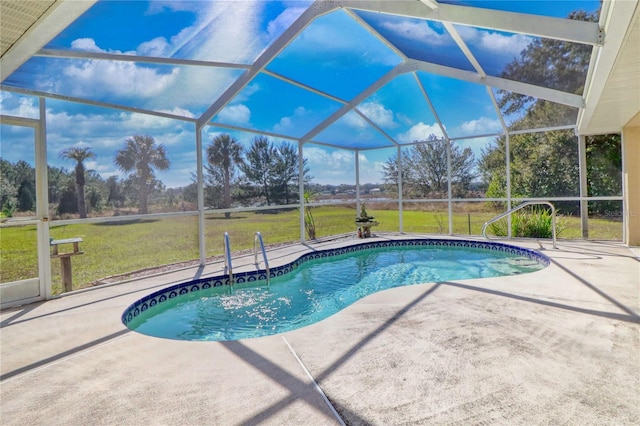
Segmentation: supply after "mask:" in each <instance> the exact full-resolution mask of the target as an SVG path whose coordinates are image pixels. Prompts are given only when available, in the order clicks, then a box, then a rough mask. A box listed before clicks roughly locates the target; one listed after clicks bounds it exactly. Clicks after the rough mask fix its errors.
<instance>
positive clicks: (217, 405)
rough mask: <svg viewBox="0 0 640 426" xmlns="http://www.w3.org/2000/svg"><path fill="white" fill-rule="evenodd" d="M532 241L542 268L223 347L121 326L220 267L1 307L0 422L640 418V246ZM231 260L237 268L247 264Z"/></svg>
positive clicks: (437, 287)
mask: <svg viewBox="0 0 640 426" xmlns="http://www.w3.org/2000/svg"><path fill="white" fill-rule="evenodd" d="M382 238H399V236H393V235H390V236H382ZM348 243H349V241H333V242H332V241H328V242H323V243H317V244H311V245H308V246H303V245H299V244H298V245H292V246H287V247H280V248H278V249H274V250H270V251H269V259H270V263H271V265H272V267H273V266H274V265H276V264H279V263H281V262H288V261H291V260H292V259H294V258H296V257H298V256H299V255H300V254H301V253H302V252H304V251H307V250H314V249H319V248H329V247H335V246H340V245H344V244H348ZM507 243H510V244H514V245H518V246H523V247H528V248H533V249H537V248H539V246H538V244H537V243H536V242H533V241H507ZM543 244H544V248H543V249H542V251H543V252H544V253H545V254H546V255H547V256H549V257H550V258H551V259H552V264H551V265H550V266H549V267H547V268H545V269H544V270H541V271H538V272H535V273H531V274H526V275H518V276H512V277H502V278H491V279H476V280H465V281H451V282H440V283H430V284H421V285H416V286H410V287H402V288H397V289H391V290H386V291H383V292H380V293H376V294H373V295H371V296H368V297H366V298H364V299H362V300H360V301H358V302H357V303H355V304H354V305H351V306H350V307H348V308H347V309H345V310H343V311H341V312H339V313H338V314H336V315H334V316H332V317H330V318H328V319H326V320H324V321H321V322H319V323H316V324H314V325H311V326H308V327H305V328H302V329H298V330H295V331H291V332H288V333H284V334H281V335H275V336H269V337H263V338H257V339H247V340H240V341H233V342H185V341H173V340H166V339H159V338H154V337H149V336H145V335H141V334H138V333H136V332H133V331H130V330H128V329H127V328H126V327H125V326H124V325H123V324H122V323H121V322H120V316H121V314H122V312H123V311H124V309H125V308H126V307H127V306H129V305H130V304H131V303H133V302H134V301H136V300H137V299H139V298H141V297H142V296H144V295H146V294H148V293H151V292H153V291H155V290H158V289H160V288H162V287H164V286H166V285H168V284H169V283H174V282H179V281H183V280H185V279H190V278H194V277H198V276H206V275H210V274H217V273H219V272H220V271H221V269H222V265H221V264H213V265H208V266H207V267H206V268H205V269H204V270H199V269H197V268H194V269H187V270H183V271H178V272H174V273H171V274H167V275H163V276H157V277H149V278H145V279H139V280H135V281H132V282H127V283H122V284H118V285H112V286H105V287H99V288H94V289H91V290H89V291H81V292H75V293H71V294H68V295H65V296H63V297H60V298H58V299H55V300H51V301H47V302H42V303H36V304H31V305H27V306H23V307H19V308H13V309H8V310H5V311H3V312H2V313H1V316H0V319H1V324H2V329H1V337H0V339H1V352H0V355H1V359H0V360H1V373H0V374H1V376H0V380H1V382H0V392H1V393H0V396H1V402H0V423H2V424H3V425H45V424H46V425H84V424H86V425H89V424H90V425H96V424H99V425H126V424H129V425H141V424H149V425H161V424H167V425H178V424H184V425H236V424H246V425H249V424H274V425H285V424H286V425H289V424H291V425H297V424H306V425H325V424H327V425H330V424H340V422H344V423H345V424H349V425H365V424H367V425H369V424H371V425H397V424H430V425H431V424H465V425H467V424H579V425H585V424H616V425H623V424H628V425H632V424H638V423H639V422H640V314H639V313H640V257H639V255H640V250H638V249H630V248H627V247H625V246H623V245H622V244H618V243H611V242H586V241H559V242H558V249H557V250H554V249H552V248H551V247H550V244H548V243H547V242H545V243H543ZM236 261H237V263H238V264H240V263H242V266H238V267H236V269H237V270H240V269H241V268H248V267H250V265H251V263H252V262H253V256H252V255H250V256H245V257H244V258H243V259H242V260H240V259H238V260H236V259H234V262H236ZM316 383H317V386H316ZM323 394H324V395H326V398H327V399H326V400H325V398H324V395H323ZM329 403H330V404H329ZM332 407H333V409H335V411H336V412H337V415H336V413H334V412H333V411H332Z"/></svg>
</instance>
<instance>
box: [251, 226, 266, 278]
mask: <svg viewBox="0 0 640 426" xmlns="http://www.w3.org/2000/svg"><path fill="white" fill-rule="evenodd" d="M258 243H260V251H262V258H263V260H264V268H265V270H266V272H267V285H269V261H268V260H267V251H266V250H265V248H264V241H263V240H262V234H261V233H260V231H256V234H255V236H254V238H253V262H254V263H255V264H256V268H259V263H258V247H257V246H258Z"/></svg>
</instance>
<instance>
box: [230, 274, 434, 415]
mask: <svg viewBox="0 0 640 426" xmlns="http://www.w3.org/2000/svg"><path fill="white" fill-rule="evenodd" d="M440 285H441V283H437V284H435V285H433V286H432V287H431V288H429V289H428V290H426V291H425V292H424V293H422V294H421V295H420V296H418V297H416V298H415V299H414V300H412V301H411V302H410V303H408V304H407V305H405V306H404V307H403V308H402V309H400V310H398V311H397V312H396V313H395V314H394V315H393V316H392V317H391V318H389V319H387V320H386V321H385V322H384V323H383V324H381V325H380V326H379V327H377V328H376V329H375V330H373V331H372V332H371V333H369V334H368V335H366V336H365V337H364V338H363V339H361V340H360V341H358V342H356V344H355V345H353V346H352V347H351V348H350V349H349V350H347V351H346V352H345V353H344V354H343V355H342V356H341V357H340V358H338V359H337V360H336V361H334V362H333V363H332V364H331V365H330V366H329V367H327V368H326V369H325V370H324V371H322V372H321V373H320V374H319V375H317V376H316V377H315V380H316V382H317V383H318V385H321V381H322V380H323V379H325V378H327V377H329V376H330V375H331V373H333V372H334V371H335V370H337V369H338V368H339V367H340V366H341V365H342V364H344V363H345V362H346V361H347V360H348V359H349V358H351V357H352V356H353V355H355V354H356V353H357V352H358V351H359V350H360V349H362V348H363V347H364V346H366V345H367V344H368V343H369V342H371V341H372V340H374V339H375V338H376V337H377V336H379V335H380V334H381V333H382V332H384V331H385V330H386V329H388V328H389V327H390V326H391V325H393V324H394V323H395V322H396V321H398V319H400V318H401V317H402V316H403V315H405V314H406V313H407V312H409V310H411V309H412V308H413V307H414V306H416V305H417V304H418V303H420V302H421V301H422V300H424V299H425V298H427V297H428V296H429V295H431V294H432V293H433V292H435V291H436V290H437V289H438V287H440ZM222 344H223V345H224V346H225V348H227V349H228V350H229V351H231V352H233V353H234V354H235V355H237V356H238V357H240V358H241V359H243V360H244V361H245V362H246V363H247V364H249V365H251V366H252V367H255V368H257V369H259V370H260V371H261V372H262V373H263V374H265V375H266V376H268V377H271V378H272V379H273V380H274V381H276V382H278V383H279V384H280V385H282V386H284V387H286V388H288V389H289V390H290V391H291V394H290V395H289V396H287V397H286V398H284V399H281V400H279V401H277V402H275V403H274V404H272V405H271V406H270V407H268V408H267V409H265V410H263V411H262V412H261V413H260V414H258V415H256V416H254V417H253V418H251V419H249V420H248V421H246V422H245V423H243V424H246V425H250V424H256V423H258V422H261V421H264V420H265V419H268V418H269V417H271V416H273V415H274V414H275V413H277V412H278V411H280V410H283V409H284V408H285V407H286V406H287V405H289V404H291V403H293V402H294V401H297V400H298V399H299V393H298V394H297V393H296V390H295V388H297V387H298V386H304V388H303V389H307V388H308V387H309V384H307V383H304V382H302V381H300V380H299V379H297V378H295V377H293V376H291V375H290V374H289V373H287V372H286V371H284V370H282V369H281V368H280V367H278V366H277V365H275V364H273V363H272V362H271V361H269V360H267V359H265V358H264V357H262V356H261V355H260V354H257V353H256V352H254V351H252V350H251V349H249V348H247V347H246V346H244V345H243V344H242V343H241V342H238V341H231V342H222ZM292 383H293V384H295V385H296V386H295V388H294V387H293V386H292ZM297 392H299V391H297ZM327 398H328V399H329V400H331V397H330V396H329V395H327ZM317 401H320V398H318V399H317ZM306 402H307V403H308V404H309V405H311V406H313V407H314V408H316V409H317V405H316V404H317V402H316V399H315V398H314V400H313V401H306ZM334 407H336V405H334ZM337 411H338V413H339V414H340V416H342V417H343V418H347V419H349V423H354V424H370V422H369V421H368V420H367V419H364V418H362V417H360V416H359V415H358V414H357V413H355V412H353V411H351V410H349V409H348V408H346V407H344V406H343V405H338V406H337ZM323 413H324V411H323Z"/></svg>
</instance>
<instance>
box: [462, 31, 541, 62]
mask: <svg viewBox="0 0 640 426" xmlns="http://www.w3.org/2000/svg"><path fill="white" fill-rule="evenodd" d="M456 29H457V30H458V33H460V36H462V38H463V39H464V40H465V41H466V42H467V43H469V44H470V45H471V46H475V47H477V48H479V49H482V50H485V51H487V52H489V53H493V54H495V55H499V56H501V57H505V56H508V57H513V56H517V55H519V54H520V52H521V51H522V50H523V49H525V48H526V47H527V46H528V45H529V44H530V43H531V42H532V41H533V37H530V36H526V35H523V34H503V33H498V32H494V31H484V30H479V29H477V28H473V27H467V26H463V25H457V26H456Z"/></svg>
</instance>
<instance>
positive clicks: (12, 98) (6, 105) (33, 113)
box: [0, 92, 40, 118]
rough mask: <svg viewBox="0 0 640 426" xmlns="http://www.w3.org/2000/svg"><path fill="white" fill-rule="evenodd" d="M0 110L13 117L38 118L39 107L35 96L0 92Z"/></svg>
mask: <svg viewBox="0 0 640 426" xmlns="http://www.w3.org/2000/svg"><path fill="white" fill-rule="evenodd" d="M0 112H1V113H2V114H3V115H12V116H14V117H25V118H38V117H40V108H39V106H38V102H37V100H36V98H34V97H30V96H21V95H17V94H13V93H9V92H0Z"/></svg>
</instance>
